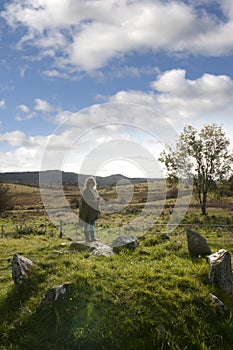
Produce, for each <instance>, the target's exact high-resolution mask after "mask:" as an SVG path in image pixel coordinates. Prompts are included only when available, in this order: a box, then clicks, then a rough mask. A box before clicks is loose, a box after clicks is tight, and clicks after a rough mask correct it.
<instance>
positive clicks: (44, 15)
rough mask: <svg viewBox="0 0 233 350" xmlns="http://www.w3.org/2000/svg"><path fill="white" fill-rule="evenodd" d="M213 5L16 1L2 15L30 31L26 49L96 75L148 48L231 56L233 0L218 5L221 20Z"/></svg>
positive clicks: (25, 38)
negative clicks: (100, 69)
mask: <svg viewBox="0 0 233 350" xmlns="http://www.w3.org/2000/svg"><path fill="white" fill-rule="evenodd" d="M212 2H213V4H214V1H212ZM209 3H210V2H207V3H206V2H205V1H204V2H199V1H197V2H195V1H189V2H187V1H183V2H182V1H171V0H168V1H166V2H165V1H152V0H147V1H138V0H132V1H128V0H120V1H119V0H106V1H99V0H93V1H81V0H64V1H57V0H49V1H48V0H24V1H20V2H19V1H18V0H13V1H12V2H11V3H10V4H8V5H6V10H5V11H3V12H2V16H3V17H4V18H5V20H6V21H7V23H8V24H9V25H11V26H12V27H13V28H15V29H17V28H20V27H24V28H25V29H26V34H24V36H22V37H21V40H20V45H21V48H23V46H24V44H30V45H32V46H33V47H37V48H38V49H39V50H40V55H38V56H39V57H41V58H43V57H44V56H46V55H48V56H50V57H51V58H53V59H54V63H55V65H57V67H60V69H63V70H64V71H66V72H68V71H69V72H70V69H71V67H73V69H76V70H77V71H80V70H84V71H91V70H95V69H99V68H102V67H104V66H105V65H107V64H108V63H109V62H110V60H112V59H114V58H118V59H119V58H121V57H124V56H125V55H128V54H130V53H132V52H140V53H142V52H143V51H148V50H150V51H151V52H154V53H156V52H158V51H161V50H162V51H163V52H169V53H191V54H201V55H207V56H208V55H212V56H218V55H223V54H230V53H231V52H232V50H233V36H232V35H231V34H232V30H233V5H232V2H230V1H228V0H223V1H221V2H218V6H219V9H220V11H219V15H218V17H217V14H216V13H214V12H211V6H208V5H209ZM221 11H222V14H221ZM24 33H25V31H24ZM55 72H56V70H54V71H52V70H47V74H48V75H54V74H55V75H56V74H57V73H55ZM133 73H134V74H136V72H133ZM60 74H61V73H60Z"/></svg>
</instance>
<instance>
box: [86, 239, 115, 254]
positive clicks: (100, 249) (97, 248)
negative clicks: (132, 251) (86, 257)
mask: <svg viewBox="0 0 233 350" xmlns="http://www.w3.org/2000/svg"><path fill="white" fill-rule="evenodd" d="M90 250H91V256H106V257H108V256H112V255H113V254H114V252H113V249H112V247H110V246H109V245H107V244H103V243H101V242H95V243H93V244H91V246H90Z"/></svg>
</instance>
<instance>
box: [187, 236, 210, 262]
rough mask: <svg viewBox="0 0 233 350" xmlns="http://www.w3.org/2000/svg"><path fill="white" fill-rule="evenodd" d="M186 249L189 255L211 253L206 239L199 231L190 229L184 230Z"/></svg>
mask: <svg viewBox="0 0 233 350" xmlns="http://www.w3.org/2000/svg"><path fill="white" fill-rule="evenodd" d="M186 236H187V243H188V250H189V254H190V256H191V257H200V256H201V257H206V256H207V255H209V254H211V250H210V247H209V246H208V244H207V241H206V239H205V238H204V237H202V236H201V235H200V233H198V232H195V231H192V230H190V229H187V230H186Z"/></svg>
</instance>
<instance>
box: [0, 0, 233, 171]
mask: <svg viewBox="0 0 233 350" xmlns="http://www.w3.org/2000/svg"><path fill="white" fill-rule="evenodd" d="M232 32H233V2H232V1H230V0H221V1H215V0H213V1H212V0H208V1H205V0H203V1H198V0H196V1H194V0H187V1H170V0H167V1H156V0H140V1H139V0H130V1H129V0H89V1H85V0H82V1H81V0H21V1H19V0H8V1H1V4H0V50H1V56H0V156H1V165H0V172H7V171H36V170H45V169H54V168H56V169H58V168H59V169H61V170H65V171H74V172H82V171H85V172H88V173H92V174H94V175H103V176H104V175H109V174H112V173H123V174H125V175H128V176H151V174H155V176H160V175H161V174H162V169H161V168H160V165H159V163H158V162H157V157H158V154H159V152H160V151H161V150H162V149H163V148H164V146H165V144H166V143H169V142H170V143H174V142H175V140H176V137H177V135H178V134H179V132H180V131H182V129H183V127H184V125H186V124H191V125H193V126H194V127H196V128H197V129H199V128H201V127H202V126H203V125H204V124H208V123H217V124H219V125H222V126H223V129H224V130H225V132H226V135H227V137H228V138H230V140H231V141H233V127H232V126H233V125H232V124H233V122H232V114H233V69H232V58H233V57H232V52H233V35H232ZM93 159H94V160H93Z"/></svg>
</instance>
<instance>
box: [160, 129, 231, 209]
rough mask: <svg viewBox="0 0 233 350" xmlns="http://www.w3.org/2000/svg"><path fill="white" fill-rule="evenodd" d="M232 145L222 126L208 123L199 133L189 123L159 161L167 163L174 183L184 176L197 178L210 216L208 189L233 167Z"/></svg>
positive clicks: (198, 190)
mask: <svg viewBox="0 0 233 350" xmlns="http://www.w3.org/2000/svg"><path fill="white" fill-rule="evenodd" d="M229 145H230V141H229V140H228V139H227V138H226V136H225V133H224V131H223V129H222V127H221V126H218V125H216V124H208V125H204V126H203V127H202V129H201V130H200V131H199V132H198V131H197V130H196V129H195V128H194V127H192V126H191V125H186V126H185V127H184V130H183V132H182V133H181V134H180V135H179V138H178V141H177V143H176V145H175V148H174V149H172V146H171V145H169V146H168V147H167V149H165V150H163V151H162V152H161V154H160V157H159V161H161V162H162V163H164V165H165V167H166V171H167V179H168V181H169V182H170V183H174V181H177V179H179V178H180V177H188V178H191V179H192V180H193V185H194V188H195V190H196V193H197V198H198V201H199V204H200V206H201V211H202V214H203V215H206V200H207V194H208V192H209V191H210V190H211V189H213V188H214V186H215V185H216V183H217V182H222V181H223V180H224V179H226V178H227V176H229V172H230V171H231V169H232V164H233V154H232V152H230V151H229V149H228V148H229Z"/></svg>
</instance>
